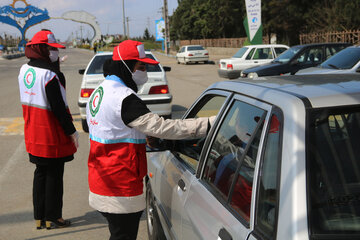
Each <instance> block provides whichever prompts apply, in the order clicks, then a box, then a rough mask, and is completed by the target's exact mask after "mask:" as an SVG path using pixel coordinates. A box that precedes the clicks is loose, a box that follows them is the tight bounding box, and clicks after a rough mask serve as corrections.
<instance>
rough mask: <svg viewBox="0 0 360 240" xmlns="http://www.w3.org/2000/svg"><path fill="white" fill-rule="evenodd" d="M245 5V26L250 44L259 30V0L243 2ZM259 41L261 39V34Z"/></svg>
mask: <svg viewBox="0 0 360 240" xmlns="http://www.w3.org/2000/svg"><path fill="white" fill-rule="evenodd" d="M245 5H246V15H247V24H248V32H247V33H248V38H249V41H250V42H252V41H253V40H254V37H255V35H256V33H257V32H258V31H259V30H260V31H262V28H261V0H245ZM260 35H261V39H262V34H260Z"/></svg>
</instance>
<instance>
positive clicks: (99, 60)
mask: <svg viewBox="0 0 360 240" xmlns="http://www.w3.org/2000/svg"><path fill="white" fill-rule="evenodd" d="M146 57H148V58H151V59H154V60H156V59H155V58H154V56H153V55H152V54H146ZM110 58H112V55H99V56H96V57H95V58H94V60H93V61H92V62H91V64H90V66H89V69H88V70H87V72H86V74H103V65H104V62H105V61H106V60H107V59H110ZM146 70H147V72H161V68H160V66H159V64H157V65H150V64H146Z"/></svg>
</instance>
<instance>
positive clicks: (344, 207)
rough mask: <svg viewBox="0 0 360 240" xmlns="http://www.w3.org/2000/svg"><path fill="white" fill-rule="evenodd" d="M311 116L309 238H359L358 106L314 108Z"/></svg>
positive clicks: (359, 109)
mask: <svg viewBox="0 0 360 240" xmlns="http://www.w3.org/2000/svg"><path fill="white" fill-rule="evenodd" d="M310 116H311V117H310V125H309V138H308V139H309V144H308V149H309V153H308V158H307V169H308V172H307V173H308V181H307V184H308V194H309V197H308V199H309V207H308V210H309V221H310V223H309V226H310V230H311V236H312V239H320V238H321V239H325V238H323V237H328V238H326V239H333V238H337V239H339V238H342V237H344V236H345V235H346V236H347V237H351V238H348V239H360V238H359V237H360V106H359V105H357V106H354V107H351V108H337V109H320V110H314V111H312V112H311V113H310Z"/></svg>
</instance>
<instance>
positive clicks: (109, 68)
mask: <svg viewBox="0 0 360 240" xmlns="http://www.w3.org/2000/svg"><path fill="white" fill-rule="evenodd" d="M124 62H125V63H126V65H127V66H128V67H129V69H130V71H131V72H133V71H134V67H135V64H136V62H137V60H125V61H124ZM129 69H127V67H126V66H125V65H124V63H123V62H122V61H114V60H112V59H108V60H106V61H105V62H104V65H103V72H104V73H103V74H104V77H106V76H108V75H116V76H118V77H119V78H121V80H122V81H123V82H124V83H125V85H126V86H127V87H128V88H131V89H132V90H133V91H134V92H137V91H138V88H137V85H136V83H135V82H134V80H133V79H132V74H131V73H130V72H129Z"/></svg>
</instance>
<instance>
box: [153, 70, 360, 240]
mask: <svg viewBox="0 0 360 240" xmlns="http://www.w3.org/2000/svg"><path fill="white" fill-rule="evenodd" d="M213 115H217V118H216V121H215V123H214V125H213V126H211V129H210V131H209V132H208V135H207V136H206V137H205V138H201V139H191V140H176V141H166V140H160V142H159V146H158V147H159V148H158V149H152V150H151V151H149V152H148V177H147V192H146V200H147V225H148V233H149V239H165V238H167V239H180V240H181V239H183V240H188V239H191V240H196V239H206V240H207V239H241V240H254V239H286V240H300V239H301V240H306V239H360V147H359V143H360V76H359V75H356V74H347V75H340V74H337V75H306V76H274V77H263V78H258V79H257V80H256V81H254V80H252V79H244V80H234V81H224V82H217V83H215V84H213V85H212V86H210V87H209V88H208V89H207V90H206V91H205V92H204V93H203V94H202V95H201V96H200V97H199V98H198V100H197V101H196V102H195V103H194V104H193V106H192V107H191V108H190V109H189V110H188V111H187V112H186V113H185V115H184V118H194V117H195V118H196V117H204V116H213Z"/></svg>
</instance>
